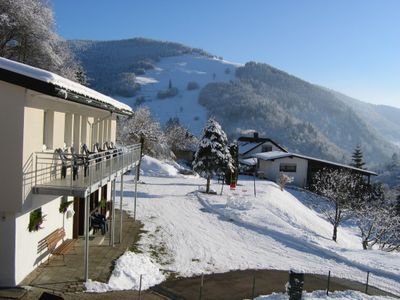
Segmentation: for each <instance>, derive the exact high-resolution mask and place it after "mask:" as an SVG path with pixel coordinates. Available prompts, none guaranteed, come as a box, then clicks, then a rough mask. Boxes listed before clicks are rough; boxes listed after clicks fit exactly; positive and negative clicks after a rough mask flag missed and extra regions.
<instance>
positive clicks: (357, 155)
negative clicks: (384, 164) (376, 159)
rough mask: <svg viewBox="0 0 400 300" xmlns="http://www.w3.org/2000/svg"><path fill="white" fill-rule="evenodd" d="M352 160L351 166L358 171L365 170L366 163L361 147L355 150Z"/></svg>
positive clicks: (358, 146)
mask: <svg viewBox="0 0 400 300" xmlns="http://www.w3.org/2000/svg"><path fill="white" fill-rule="evenodd" d="M351 160H352V163H351V164H350V165H351V166H353V167H355V168H358V169H364V166H365V162H364V158H363V153H362V150H361V146H360V145H357V147H356V149H354V152H353V155H352V156H351Z"/></svg>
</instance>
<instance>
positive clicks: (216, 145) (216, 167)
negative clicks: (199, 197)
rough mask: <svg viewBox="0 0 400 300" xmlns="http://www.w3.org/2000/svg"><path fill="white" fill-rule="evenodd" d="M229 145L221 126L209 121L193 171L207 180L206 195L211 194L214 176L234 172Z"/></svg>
mask: <svg viewBox="0 0 400 300" xmlns="http://www.w3.org/2000/svg"><path fill="white" fill-rule="evenodd" d="M227 143H228V139H227V137H226V134H225V132H224V131H223V130H222V128H221V125H219V123H218V122H217V121H215V120H213V119H209V120H208V121H207V124H206V126H205V128H204V129H203V137H202V138H201V140H200V143H199V145H198V148H197V151H196V153H195V155H194V161H193V169H194V170H195V171H196V172H198V173H199V174H200V176H202V177H204V178H206V179H207V186H206V193H209V192H210V182H211V177H212V176H214V175H223V174H225V172H226V171H227V170H231V171H232V170H233V163H232V156H231V154H230V153H229V149H228V147H227Z"/></svg>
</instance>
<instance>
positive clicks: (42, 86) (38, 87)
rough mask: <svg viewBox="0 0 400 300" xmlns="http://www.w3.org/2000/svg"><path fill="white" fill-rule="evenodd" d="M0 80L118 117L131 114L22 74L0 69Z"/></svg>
mask: <svg viewBox="0 0 400 300" xmlns="http://www.w3.org/2000/svg"><path fill="white" fill-rule="evenodd" d="M0 80H2V81H5V82H8V83H11V84H15V85H18V86H22V87H24V88H27V89H30V90H33V91H36V92H39V93H42V94H45V95H49V96H53V97H56V98H59V99H63V100H68V101H71V102H75V103H79V104H82V105H87V106H91V107H96V108H99V109H102V110H107V111H109V112H112V113H116V114H118V115H124V116H131V115H132V114H133V113H132V112H131V111H128V110H124V109H118V108H116V107H115V106H113V105H111V104H108V103H105V102H102V101H99V100H97V99H93V98H90V97H87V96H83V95H80V94H78V93H75V92H73V91H68V90H65V89H63V88H60V87H58V86H56V85H54V84H52V83H49V82H45V81H41V80H39V79H36V78H32V77H29V76H26V75H23V74H19V73H15V72H12V71H9V70H6V69H2V68H0Z"/></svg>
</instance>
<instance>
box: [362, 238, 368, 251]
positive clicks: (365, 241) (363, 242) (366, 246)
mask: <svg viewBox="0 0 400 300" xmlns="http://www.w3.org/2000/svg"><path fill="white" fill-rule="evenodd" d="M362 246H363V249H364V250H367V249H368V241H367V240H363V241H362Z"/></svg>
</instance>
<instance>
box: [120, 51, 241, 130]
mask: <svg viewBox="0 0 400 300" xmlns="http://www.w3.org/2000/svg"><path fill="white" fill-rule="evenodd" d="M238 66H239V65H238V64H235V63H231V62H227V61H224V60H219V59H215V58H208V57H204V56H199V55H182V56H173V57H166V58H162V59H161V60H160V62H159V63H157V68H156V69H154V70H148V71H146V74H145V75H142V76H140V77H137V78H136V81H137V82H138V83H140V84H141V85H142V87H141V89H140V91H139V92H138V96H144V97H145V99H146V102H145V103H143V104H142V105H144V106H148V107H149V108H150V110H151V112H152V115H153V116H154V117H155V118H156V119H158V120H159V121H160V123H161V124H165V122H167V121H168V119H169V118H174V117H178V118H179V120H180V123H181V124H182V125H184V126H186V127H187V128H188V129H189V131H190V132H192V133H193V134H195V135H199V134H200V133H201V130H202V128H203V126H204V124H205V123H206V120H207V111H206V109H205V108H204V107H203V106H201V105H200V104H199V103H198V101H197V100H198V96H199V92H200V89H201V88H202V87H204V86H205V85H206V84H207V83H209V82H213V81H229V80H232V79H234V77H235V69H236V67H238ZM227 68H229V70H230V73H229V74H226V72H225V71H226V69H227ZM214 74H215V78H214ZM170 79H172V82H171V83H172V86H174V87H177V88H178V89H179V94H178V95H177V96H175V97H172V98H166V99H157V92H158V91H162V90H166V89H167V88H168V85H169V80H170ZM190 81H195V82H197V83H198V84H199V86H200V88H199V89H197V90H191V91H188V90H187V84H188V82H190ZM117 99H119V100H121V101H122V102H124V103H128V104H130V105H131V106H134V99H135V97H134V98H124V97H117Z"/></svg>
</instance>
